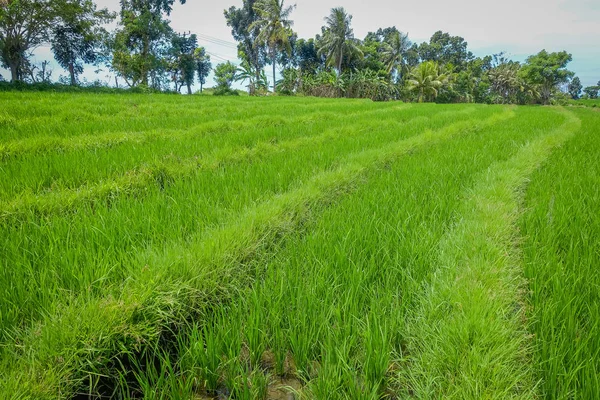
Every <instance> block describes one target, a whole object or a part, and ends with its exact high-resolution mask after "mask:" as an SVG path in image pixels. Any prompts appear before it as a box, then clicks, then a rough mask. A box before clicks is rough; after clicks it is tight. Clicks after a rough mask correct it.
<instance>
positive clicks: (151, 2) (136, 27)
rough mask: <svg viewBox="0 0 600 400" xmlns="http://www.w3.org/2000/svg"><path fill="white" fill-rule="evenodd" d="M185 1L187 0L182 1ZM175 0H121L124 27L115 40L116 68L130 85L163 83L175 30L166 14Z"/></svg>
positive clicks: (114, 58) (182, 1)
mask: <svg viewBox="0 0 600 400" xmlns="http://www.w3.org/2000/svg"><path fill="white" fill-rule="evenodd" d="M179 1H180V3H181V4H184V3H185V0H179ZM174 2H175V0H121V21H120V25H121V28H120V29H119V30H118V31H117V33H116V35H115V39H114V52H113V63H112V64H113V69H114V70H116V71H117V72H118V73H119V74H120V75H121V76H122V77H123V78H124V79H125V81H126V82H127V83H128V84H129V85H130V86H135V85H137V84H142V85H148V82H149V79H150V78H151V77H152V78H153V85H154V86H155V87H157V86H158V85H159V83H160V79H161V74H162V73H163V71H166V69H167V68H166V67H167V66H166V60H165V57H166V55H167V53H168V48H169V42H170V38H171V34H172V29H171V27H170V26H169V22H168V21H167V20H166V19H164V18H163V16H164V15H165V14H166V15H169V14H170V13H171V10H172V7H173V3H174Z"/></svg>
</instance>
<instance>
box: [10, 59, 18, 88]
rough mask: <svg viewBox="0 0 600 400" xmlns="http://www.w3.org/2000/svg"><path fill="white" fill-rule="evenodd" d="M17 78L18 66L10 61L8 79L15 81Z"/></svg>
mask: <svg viewBox="0 0 600 400" xmlns="http://www.w3.org/2000/svg"><path fill="white" fill-rule="evenodd" d="M18 80H19V66H18V65H17V64H16V63H14V62H12V63H11V64H10V81H11V82H12V83H16V82H17V81H18Z"/></svg>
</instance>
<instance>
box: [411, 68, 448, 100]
mask: <svg viewBox="0 0 600 400" xmlns="http://www.w3.org/2000/svg"><path fill="white" fill-rule="evenodd" d="M447 83H448V76H447V75H445V74H443V73H440V70H439V66H438V65H437V63H435V62H433V61H425V62H423V63H421V64H419V65H418V66H416V67H415V68H413V69H412V71H411V72H410V75H409V78H408V89H409V90H410V91H411V92H415V93H416V95H417V101H418V102H419V103H422V102H423V101H428V100H435V98H436V97H437V95H438V92H439V90H440V89H441V88H442V87H443V86H444V85H446V84H447Z"/></svg>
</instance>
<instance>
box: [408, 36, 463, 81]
mask: <svg viewBox="0 0 600 400" xmlns="http://www.w3.org/2000/svg"><path fill="white" fill-rule="evenodd" d="M467 46H468V43H467V42H466V41H465V39H463V38H462V37H460V36H450V34H449V33H445V32H442V31H437V32H436V33H434V34H433V35H432V36H431V39H430V40H429V43H422V44H421V45H419V47H418V52H419V56H420V58H421V60H422V61H435V62H437V63H438V64H440V65H445V64H452V66H453V67H454V68H455V69H456V71H457V72H459V71H462V70H464V69H466V67H467V63H468V62H469V61H470V60H472V59H473V58H474V56H473V53H471V52H470V51H469V50H468V49H467Z"/></svg>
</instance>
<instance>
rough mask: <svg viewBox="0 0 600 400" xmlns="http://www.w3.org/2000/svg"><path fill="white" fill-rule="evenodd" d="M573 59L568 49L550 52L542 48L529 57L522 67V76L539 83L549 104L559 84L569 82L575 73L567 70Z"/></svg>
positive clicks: (533, 82)
mask: <svg viewBox="0 0 600 400" xmlns="http://www.w3.org/2000/svg"><path fill="white" fill-rule="evenodd" d="M571 59H572V57H571V55H570V54H569V53H567V52H566V51H561V52H558V53H548V52H547V51H546V50H542V51H540V52H539V53H538V54H536V55H533V56H530V57H528V58H527V60H526V62H525V64H524V65H523V67H522V68H521V71H520V76H521V77H522V78H523V79H524V80H525V81H526V82H527V83H530V84H534V85H538V86H539V88H540V95H541V99H542V101H543V103H544V104H548V103H549V102H550V98H551V97H552V94H553V93H554V91H556V90H557V88H558V86H559V85H561V84H565V83H567V82H568V81H569V79H570V78H571V77H572V76H573V75H574V74H573V72H571V71H569V70H567V64H568V63H569V62H570V61H571Z"/></svg>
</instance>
